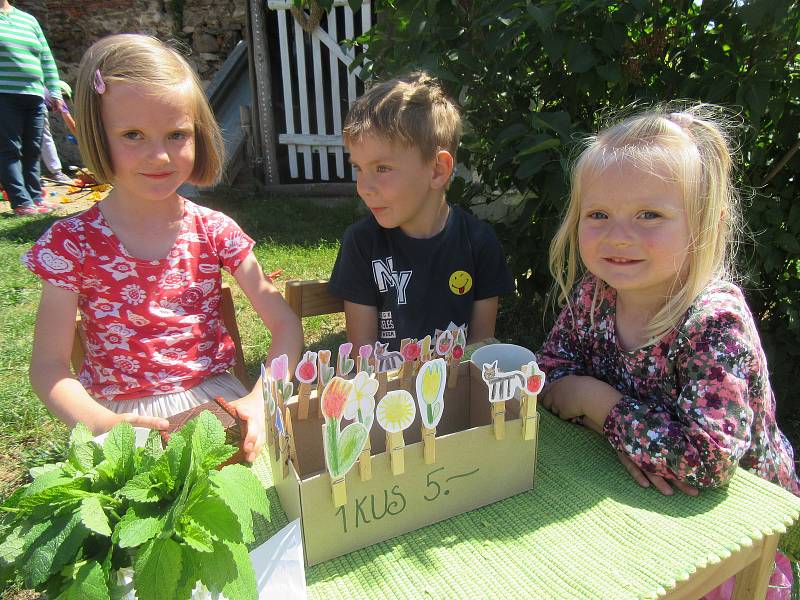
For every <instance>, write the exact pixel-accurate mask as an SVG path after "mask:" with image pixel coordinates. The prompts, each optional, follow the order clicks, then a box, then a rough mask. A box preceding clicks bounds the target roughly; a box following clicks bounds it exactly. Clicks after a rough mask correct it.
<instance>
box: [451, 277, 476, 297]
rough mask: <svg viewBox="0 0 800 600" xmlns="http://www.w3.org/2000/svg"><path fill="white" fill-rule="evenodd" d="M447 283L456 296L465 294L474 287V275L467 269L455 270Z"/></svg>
mask: <svg viewBox="0 0 800 600" xmlns="http://www.w3.org/2000/svg"><path fill="white" fill-rule="evenodd" d="M447 284H448V286H449V287H450V291H451V292H453V293H454V294H455V295H456V296H463V295H464V294H466V293H467V292H468V291H470V290H471V289H472V275H470V274H469V273H467V272H466V271H454V272H453V274H452V275H450V279H449V280H448V282H447Z"/></svg>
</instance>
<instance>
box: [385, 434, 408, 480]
mask: <svg viewBox="0 0 800 600" xmlns="http://www.w3.org/2000/svg"><path fill="white" fill-rule="evenodd" d="M405 446H406V442H405V440H404V439H403V432H402V431H398V432H397V433H390V432H388V431H387V432H386V451H387V452H388V453H389V460H390V462H391V464H392V475H402V474H403V473H405V470H406V466H405Z"/></svg>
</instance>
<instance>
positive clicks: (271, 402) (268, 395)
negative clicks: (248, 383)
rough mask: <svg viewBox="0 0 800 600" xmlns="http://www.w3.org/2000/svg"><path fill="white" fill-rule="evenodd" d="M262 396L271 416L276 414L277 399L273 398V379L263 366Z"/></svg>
mask: <svg viewBox="0 0 800 600" xmlns="http://www.w3.org/2000/svg"><path fill="white" fill-rule="evenodd" d="M261 395H262V396H263V398H264V404H265V405H266V407H267V412H268V413H269V414H270V415H274V414H275V398H273V397H272V378H271V377H270V376H269V375H267V369H266V368H265V367H264V365H263V363H262V365H261Z"/></svg>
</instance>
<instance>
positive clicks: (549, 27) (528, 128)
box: [358, 0, 800, 407]
mask: <svg viewBox="0 0 800 600" xmlns="http://www.w3.org/2000/svg"><path fill="white" fill-rule="evenodd" d="M377 6H378V8H377V10H378V19H377V25H376V26H375V27H374V28H373V29H372V30H371V31H370V32H368V33H367V34H366V35H365V36H363V37H362V38H361V39H360V40H358V42H359V43H361V44H366V45H368V46H367V47H368V49H367V52H366V58H367V60H366V61H365V62H364V65H365V67H366V68H365V71H366V72H367V73H368V74H369V73H370V72H373V73H372V74H374V75H376V76H379V77H386V76H390V75H396V74H399V73H402V72H405V71H408V70H410V69H412V68H424V69H427V70H429V71H430V72H432V73H433V74H435V75H437V76H438V77H439V78H440V79H441V80H442V81H443V83H444V84H445V85H446V87H447V88H448V91H449V93H450V94H451V95H452V97H453V98H455V99H457V100H458V102H459V104H460V106H461V109H462V112H463V115H464V117H465V119H466V122H467V127H466V131H465V135H464V139H463V144H462V149H461V150H460V151H459V152H460V154H459V157H458V158H459V160H460V161H462V162H463V163H464V164H465V165H466V166H468V167H469V168H470V169H472V170H473V171H474V172H476V173H477V174H478V175H479V177H480V179H481V181H482V182H483V184H484V186H485V187H484V188H482V187H481V186H479V185H476V184H475V183H473V182H472V181H469V182H467V181H465V180H463V179H456V181H455V182H454V185H453V187H452V188H451V193H450V198H451V199H452V200H453V201H456V202H462V203H465V204H472V205H474V203H475V198H476V196H480V195H481V194H483V195H485V193H484V191H483V190H484V189H493V190H499V191H500V192H509V191H510V192H511V193H510V194H506V195H505V196H504V197H502V198H499V199H494V200H491V199H490V202H489V204H488V205H484V206H481V205H478V206H477V207H474V209H475V210H476V212H478V213H479V214H483V215H492V216H493V217H494V219H493V220H495V221H496V229H497V231H498V234H499V235H500V237H501V240H502V242H503V244H504V247H505V250H506V252H507V254H508V256H509V260H510V263H511V266H512V269H513V272H514V275H515V276H516V277H517V280H518V282H519V292H520V296H519V298H517V299H515V300H514V301H511V302H505V303H504V305H503V309H502V312H501V318H500V322H499V328H500V332H501V334H506V335H509V337H514V338H516V339H517V340H520V341H522V342H524V343H526V344H528V345H531V346H535V345H537V344H538V343H539V342H540V341H541V339H542V337H543V335H544V334H545V333H546V329H547V326H546V325H545V323H550V322H552V321H551V319H552V316H551V315H547V314H546V311H545V306H546V303H545V295H546V293H547V292H548V291H549V289H550V286H551V278H550V276H549V273H548V269H547V252H548V244H549V242H550V239H551V238H552V235H553V232H554V230H555V228H556V226H557V224H558V220H559V215H560V212H561V210H562V207H563V206H564V202H565V198H566V194H567V187H568V178H567V173H568V169H569V164H570V160H571V158H573V155H574V151H575V147H576V141H577V140H578V139H580V138H581V136H583V135H585V134H586V133H587V132H594V131H596V130H597V129H598V127H600V126H601V125H603V121H604V120H607V117H608V116H609V114H610V115H613V113H614V111H615V110H618V109H621V108H623V107H627V106H629V105H630V104H631V103H644V104H648V103H653V102H659V101H667V100H673V99H692V100H702V101H706V102H713V103H717V104H721V105H724V106H727V107H729V108H732V109H733V110H735V111H736V112H737V113H740V114H741V118H742V121H743V123H744V125H743V127H741V128H739V129H740V130H739V137H738V139H737V140H736V141H737V143H738V144H739V146H740V148H741V151H740V157H739V158H740V165H741V171H740V173H739V184H740V186H741V188H742V189H743V190H745V191H746V197H747V198H748V200H747V202H746V203H745V215H746V220H747V223H748V225H749V228H750V230H751V232H752V234H753V235H752V240H751V241H750V242H749V243H745V244H744V245H743V246H742V247H741V249H740V252H739V263H740V264H739V267H740V270H741V273H742V275H743V285H744V287H745V288H746V291H747V296H748V300H749V302H750V306H751V307H752V309H753V312H754V314H755V315H756V318H757V320H758V322H759V326H760V331H761V334H762V337H763V340H764V344H765V347H766V349H767V353H768V356H769V360H770V365H771V369H772V379H773V384H774V385H775V388H776V392H777V393H778V396H779V397H780V398H782V399H783V401H782V403H781V404H782V405H783V406H784V407H788V406H789V404H790V402H788V401H789V400H790V399H793V397H794V396H795V395H796V392H795V394H792V393H790V391H789V386H790V385H791V382H792V380H793V379H794V378H795V377H796V376H797V375H798V371H800V360H798V359H800V344H798V343H797V341H796V340H797V337H798V330H799V329H800V326H799V325H798V308H800V293H799V291H800V276H799V273H798V257H800V243H798V238H800V203H797V202H793V200H794V199H795V198H796V197H797V195H798V194H797V191H798V187H797V181H796V177H795V173H796V172H797V171H798V167H800V155H797V154H793V153H792V150H797V147H798V132H800V114H799V113H798V110H797V109H798V102H799V101H800V77H799V75H800V68H799V63H798V32H799V31H800V27H798V22H799V21H798V19H799V18H800V8H798V5H797V3H796V2H788V1H784V0H753V1H750V2H740V1H734V2H723V1H719V0H711V1H709V0H703V1H702V2H692V1H678V2H648V1H645V0H638V1H637V0H633V1H630V2H597V1H592V0H579V1H575V2H559V1H552V0H550V1H548V0H545V1H542V2H536V3H532V2H524V1H519V0H516V1H515V0H493V1H491V2H489V1H485V0H449V1H431V0H428V1H419V0H402V1H401V0H388V1H385V2H381V3H377ZM787 157H788V160H787V161H786V162H785V164H782V163H783V161H784V160H786V158H787ZM775 170H776V171H777V172H776V173H773V171H775ZM515 190H520V191H521V195H520V194H517V193H515ZM751 192H752V193H751ZM521 324H524V326H521Z"/></svg>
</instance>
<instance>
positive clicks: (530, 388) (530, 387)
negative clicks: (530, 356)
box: [523, 360, 544, 394]
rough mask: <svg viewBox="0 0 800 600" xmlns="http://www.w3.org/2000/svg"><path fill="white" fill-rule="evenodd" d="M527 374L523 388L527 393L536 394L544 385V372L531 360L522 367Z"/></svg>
mask: <svg viewBox="0 0 800 600" xmlns="http://www.w3.org/2000/svg"><path fill="white" fill-rule="evenodd" d="M523 370H524V371H525V373H526V374H528V377H527V381H526V382H525V389H526V391H527V392H528V393H529V394H538V393H539V392H541V391H542V388H543V387H544V373H543V372H542V371H541V369H539V365H538V364H536V361H535V360H532V361H531V362H529V363H528V364H527V365H526V368H524V369H523Z"/></svg>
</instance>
